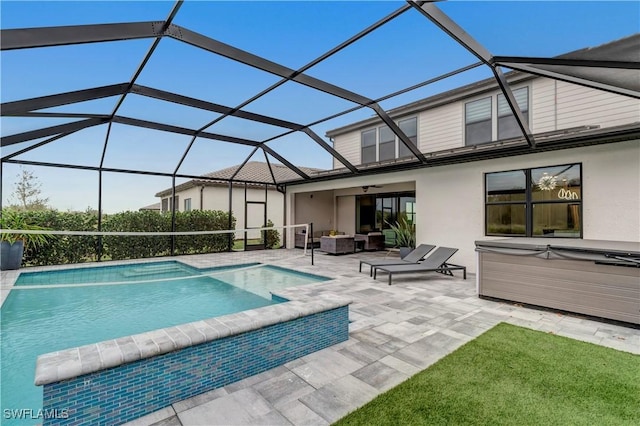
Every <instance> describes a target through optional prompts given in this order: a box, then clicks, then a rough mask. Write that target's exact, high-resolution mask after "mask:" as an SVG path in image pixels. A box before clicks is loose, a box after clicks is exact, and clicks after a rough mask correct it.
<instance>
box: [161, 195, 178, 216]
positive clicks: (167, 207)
mask: <svg viewBox="0 0 640 426" xmlns="http://www.w3.org/2000/svg"><path fill="white" fill-rule="evenodd" d="M179 199H180V197H179V196H178V195H176V196H175V200H176V206H178V205H179V202H178V200H179ZM172 208H173V204H172V203H171V197H169V198H163V199H162V212H163V213H164V212H170V211H171V209H172Z"/></svg>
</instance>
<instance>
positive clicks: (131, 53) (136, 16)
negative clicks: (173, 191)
mask: <svg viewBox="0 0 640 426" xmlns="http://www.w3.org/2000/svg"><path fill="white" fill-rule="evenodd" d="M403 4H404V2H400V1H391V2H387V1H354V2H346V1H329V2H326V1H325V2H303V1H276V2H274V1H259V2H249V1H235V2H220V1H186V2H185V4H184V5H183V6H182V7H181V9H180V11H179V12H178V14H177V16H176V18H175V19H174V24H176V25H179V26H182V27H185V28H188V29H190V30H192V31H195V32H197V33H200V34H203V35H205V36H207V37H210V38H213V39H215V40H218V41H221V42H223V43H227V44H231V45H233V46H235V47H237V48H240V49H243V50H246V51H248V52H251V53H253V54H256V55H259V56H261V57H263V58H265V59H268V60H271V61H274V62H277V63H280V64H282V65H284V66H287V67H289V68H293V69H297V68H300V67H302V66H304V65H306V64H307V63H309V62H311V61H312V60H314V59H315V58H317V57H318V56H320V55H322V54H323V53H325V52H326V51H328V50H330V49H331V48H333V47H335V46H337V45H338V44H340V43H341V42H343V41H345V40H347V39H349V38H350V37H352V36H353V35H354V34H357V33H358V32H359V31H361V30H362V29H364V28H366V27H368V26H369V25H371V24H372V23H374V22H376V21H378V20H379V19H381V18H383V17H384V16H386V15H388V14H389V13H391V12H392V11H394V10H396V9H398V8H399V7H401V6H402V5H403ZM172 6H173V2H169V1H142V2H129V1H111V2H96V1H76V2H64V1H48V2H35V1H18V2H12V1H5V0H2V1H1V2H0V24H1V27H2V29H13V28H29V27H42V26H59V25H81V24H102V23H116V22H137V21H162V20H164V19H165V18H166V17H167V16H168V14H169V11H170V10H171V8H172ZM438 7H439V8H440V9H441V10H442V11H444V12H445V13H446V14H447V15H449V16H450V17H451V18H452V19H453V20H454V21H456V22H457V23H458V24H459V25H460V26H461V27H462V28H463V29H464V30H465V31H467V32H468V33H469V34H470V35H471V36H472V37H474V38H475V39H476V40H477V41H478V42H480V43H481V44H482V45H484V46H485V48H487V49H488V50H489V51H490V52H491V53H492V54H494V55H513V56H542V57H551V56H555V55H559V54H562V53H566V52H569V51H572V50H577V49H581V48H585V47H590V46H597V45H599V44H603V43H606V42H609V41H612V40H616V39H619V38H621V37H625V36H629V35H632V34H634V33H637V32H638V31H639V30H640V3H638V2H637V1H620V2H616V1H587V2H582V1H561V2H552V1H535V2H526V1H493V2H489V1H447V2H440V3H438ZM151 44H152V40H150V39H142V40H126V41H117V42H106V43H96V44H83V45H72V46H59V47H50V48H38V49H25V50H14V51H3V52H2V53H1V56H0V97H1V100H2V102H3V103H5V102H10V101H15V100H20V99H26V98H31V97H37V96H45V95H51V94H55V93H61V92H67V91H73V90H81V89H88V88H93V87H97V86H103V85H109V84H116V83H124V82H128V81H129V80H130V79H131V78H132V76H133V74H134V71H135V70H136V68H137V67H138V65H139V64H140V63H141V61H142V59H143V58H144V56H145V54H146V52H147V51H148V50H149V48H150V46H151ZM476 61H477V60H476V58H475V57H473V56H472V55H471V54H470V53H469V52H467V51H466V50H464V49H463V48H462V47H460V46H459V45H458V44H456V43H455V42H454V41H452V40H451V39H450V38H449V37H448V36H447V35H446V34H444V33H443V32H442V31H441V30H439V29H438V28H436V27H435V26H434V25H433V24H432V23H431V22H430V21H429V20H427V19H426V18H425V17H424V16H422V15H421V14H420V13H418V12H417V11H415V10H409V11H408V12H406V13H404V14H402V15H401V16H400V17H398V18H396V19H395V20H393V21H392V22H390V23H389V24H387V25H385V26H383V27H382V28H380V29H378V30H376V31H374V32H373V33H371V34H369V35H367V36H366V37H364V38H363V39H361V40H359V41H358V42H356V43H354V44H353V45H351V46H349V47H347V48H346V49H344V50H342V51H340V52H339V53H337V54H335V55H333V56H331V57H330V58H329V59H327V60H326V61H323V62H321V63H320V64H318V65H315V66H314V67H312V68H310V69H309V70H308V71H307V72H306V73H307V74H309V75H311V76H313V77H316V78H318V79H321V80H324V81H327V82H329V83H332V84H335V85H338V86H341V87H344V88H345V89H348V90H351V91H353V92H356V93H359V94H361V95H364V96H367V97H370V98H373V99H376V98H379V97H382V96H384V95H387V94H389V93H392V92H395V91H397V90H400V89H403V88H405V87H409V86H411V85H413V84H416V83H419V82H421V81H424V80H427V79H429V78H432V77H436V76H439V75H441V74H444V73H446V72H449V71H452V70H455V69H457V68H460V67H463V66H465V65H469V64H472V63H474V62H476ZM489 76H490V72H489V70H488V69H487V68H485V67H481V68H476V69H474V70H472V71H469V72H466V73H463V74H461V75H459V76H456V77H454V78H451V79H447V80H445V81H443V82H439V83H437V84H434V85H429V86H427V87H426V88H422V89H419V90H416V91H414V92H411V93H409V94H405V95H402V96H398V97H396V98H393V99H390V100H387V101H384V102H381V106H382V107H383V108H384V109H390V108H394V107H397V106H399V105H402V104H405V103H408V102H411V101H415V100H418V99H421V98H424V97H427V96H430V95H433V94H437V93H440V92H442V91H446V90H450V89H452V88H455V87H459V86H461V85H463V84H467V83H471V82H474V81H478V80H481V79H483V78H487V77H489ZM279 80H280V79H279V78H278V77H276V76H274V75H271V74H268V73H265V72H263V71H260V70H256V69H253V68H250V67H248V66H246V65H243V64H240V63H238V62H234V61H231V60H229V59H226V58H222V57H219V56H216V55H213V54H211V53H208V52H205V51H203V50H200V49H198V48H196V47H193V46H190V45H187V44H185V43H182V42H179V41H177V40H174V39H169V38H167V37H165V38H163V39H162V41H161V42H160V44H159V46H158V48H157V49H156V51H155V52H154V54H153V56H152V58H151V60H150V61H149V62H148V63H147V64H146V66H145V68H144V70H143V71H142V73H141V74H140V76H139V77H138V79H137V81H136V83H137V84H140V85H144V86H148V87H153V88H157V89H162V90H166V91H170V92H173V93H178V94H181V95H184V96H189V97H193V98H198V99H202V100H206V101H209V102H214V103H218V104H221V105H225V106H229V107H236V106H238V105H239V104H241V103H243V102H244V101H246V100H247V99H249V98H251V97H252V96H253V95H255V94H256V93H258V92H260V91H262V90H263V89H265V88H267V87H269V86H270V85H272V84H273V83H275V82H277V81H279ZM116 102H117V98H116V97H111V98H105V99H101V100H94V101H89V102H84V103H82V104H75V105H66V106H62V107H57V108H52V109H50V110H48V111H53V112H89V113H101V114H110V113H111V112H112V110H113V108H114V106H115V105H116ZM353 106H355V105H354V104H353V103H351V102H349V101H346V100H343V99H339V98H335V97H333V96H330V95H328V94H325V93H322V92H318V91H316V90H314V89H311V88H308V87H306V86H302V85H299V84H297V83H294V82H287V83H285V84H284V85H282V86H280V87H279V88H277V89H276V90H274V91H272V92H270V93H268V94H267V95H265V96H263V97H261V98H260V99H258V100H256V101H254V102H252V103H250V104H249V105H247V106H246V107H244V108H243V109H245V110H247V111H251V112H255V113H260V114H263V115H268V116H272V117H276V118H280V119H284V120H288V121H292V122H296V123H300V124H304V125H308V124H310V123H313V122H315V121H317V120H320V119H322V118H324V117H326V116H329V115H332V114H335V113H339V112H342V111H344V110H347V109H349V108H351V107H353ZM372 114H373V112H372V111H371V110H370V109H366V108H365V109H360V110H358V111H356V112H353V113H350V114H347V115H344V116H341V117H339V118H336V119H333V120H330V121H328V122H325V123H321V124H317V125H314V126H312V127H311V128H312V130H314V131H315V132H316V133H317V134H318V135H320V136H321V137H323V138H324V136H325V133H326V131H327V130H330V129H334V128H337V127H341V126H344V125H346V124H350V123H353V122H356V121H359V120H362V119H365V118H368V117H370V116H372ZM118 115H121V116H126V117H133V118H138V119H144V120H150V121H157V122H163V123H168V124H172V125H176V126H181V127H186V128H191V129H198V128H201V127H203V126H204V125H206V124H208V123H210V122H212V121H213V120H214V119H216V118H218V115H217V114H215V113H212V112H203V111H200V110H197V109H193V108H189V107H185V106H180V105H173V104H170V103H166V102H162V101H158V100H153V99H150V98H146V97H142V96H138V95H131V94H130V95H127V97H126V98H125V101H124V103H123V104H122V106H121V107H120V109H119V110H118ZM70 121H74V120H73V119H54V118H19V117H3V118H2V120H1V121H0V125H1V133H2V136H3V137H4V136H7V135H12V134H16V133H22V132H25V131H28V130H33V129H37V128H40V127H48V126H53V125H57V124H62V123H67V122H70ZM207 131H208V132H213V133H220V134H225V135H231V136H237V137H241V138H245V139H251V140H255V141H264V140H267V139H270V138H273V137H275V136H279V135H282V134H283V133H285V132H286V129H282V128H279V127H275V126H269V125H265V124H258V123H251V122H247V121H246V120H241V119H237V118H233V117H227V118H224V119H223V120H221V121H219V122H218V123H216V124H215V125H213V126H211V127H209V128H207ZM106 133H107V126H106V125H105V126H97V127H93V128H89V129H85V130H82V131H79V132H77V133H76V134H74V135H71V136H69V137H66V138H63V139H60V140H58V141H55V142H52V143H50V144H48V145H45V146H44V147H41V148H39V149H36V150H33V151H30V152H28V153H25V154H22V155H20V156H18V157H16V159H18V158H19V159H23V160H29V161H40V162H51V163H64V164H72V165H91V166H98V165H99V164H100V158H101V155H102V150H103V146H104V142H105V138H106ZM190 140H191V138H190V137H189V136H183V135H176V134H171V133H167V132H160V131H154V130H148V129H142V128H137V127H132V126H126V125H121V124H115V125H113V126H112V129H111V133H110V135H109V142H108V144H107V150H106V154H105V158H104V166H105V167H110V168H121V169H136V170H144V171H151V172H162V173H173V172H174V171H176V168H177V166H178V162H179V159H180V158H181V157H182V156H183V154H184V153H185V151H186V149H187V147H188V144H189V142H190ZM325 140H327V141H328V139H326V138H325ZM37 142H39V140H35V141H31V142H25V143H21V144H16V145H13V146H9V147H6V148H3V149H2V154H1V155H3V156H4V155H8V154H10V153H13V152H16V151H17V150H19V149H23V148H25V147H27V146H29V145H32V144H34V143H37ZM328 142H329V141H328ZM267 145H268V146H269V147H271V148H272V149H274V150H275V151H277V152H278V153H280V154H281V155H282V156H283V157H284V158H286V159H287V160H288V161H290V162H292V163H293V164H296V165H299V166H307V167H317V168H331V166H332V161H331V156H330V155H329V154H328V153H327V152H326V151H324V150H323V149H321V148H320V147H319V146H318V145H317V144H316V143H315V142H313V141H311V140H310V139H309V138H308V137H307V136H305V135H303V134H301V133H294V134H291V135H287V136H284V137H280V138H278V139H275V140H273V141H271V142H268V144H267ZM250 153H251V148H250V147H247V146H236V145H234V144H229V143H224V142H217V141H211V140H203V139H200V138H198V139H196V142H195V143H194V144H193V146H192V148H191V149H190V150H189V152H188V155H187V156H186V157H185V160H184V161H183V163H182V165H181V166H180V168H179V169H178V170H177V171H178V173H184V174H189V175H200V174H203V173H207V172H211V171H214V170H219V169H221V168H225V167H229V166H233V165H236V164H240V163H242V162H243V161H244V160H245V158H246V157H247V156H248V155H249V154H250ZM252 159H253V160H256V161H264V160H265V158H264V155H263V154H262V153H261V152H259V153H258V154H256V156H255V157H253V158H252ZM270 160H273V159H272V158H270ZM276 162H277V161H276ZM27 168H28V169H29V170H31V171H33V173H34V174H35V175H36V176H37V178H38V180H39V182H40V183H41V184H42V196H44V197H48V198H49V202H50V204H51V205H52V206H53V207H54V208H57V209H59V210H85V209H87V208H88V207H91V208H97V206H98V201H97V200H98V195H97V194H98V173H97V172H94V171H84V170H73V169H60V168H51V167H35V166H28V167H27ZM19 172H20V170H19V166H17V165H14V164H5V165H4V166H3V173H2V177H3V181H2V199H3V205H7V204H8V203H11V202H12V201H14V200H13V199H12V198H11V196H12V194H13V192H14V185H15V177H16V175H18V174H19ZM182 181H184V180H180V179H178V180H177V183H180V182H182ZM170 186H171V178H170V177H157V176H145V175H128V174H121V173H104V174H103V210H104V211H105V212H106V213H114V212H118V211H123V210H137V209H138V208H140V207H142V206H145V205H148V204H152V203H154V202H157V201H159V199H157V198H155V193H157V192H159V191H161V190H163V189H165V188H168V187H170Z"/></svg>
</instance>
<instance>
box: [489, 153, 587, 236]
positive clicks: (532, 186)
mask: <svg viewBox="0 0 640 426" xmlns="http://www.w3.org/2000/svg"><path fill="white" fill-rule="evenodd" d="M485 220H486V235H505V236H506V235H510V236H523V237H524V236H527V237H570V238H571V237H573V238H580V237H581V236H582V166H581V165H580V164H565V165H561V166H551V167H539V168H534V169H522V170H510V171H506V172H497V173H487V174H486V175H485Z"/></svg>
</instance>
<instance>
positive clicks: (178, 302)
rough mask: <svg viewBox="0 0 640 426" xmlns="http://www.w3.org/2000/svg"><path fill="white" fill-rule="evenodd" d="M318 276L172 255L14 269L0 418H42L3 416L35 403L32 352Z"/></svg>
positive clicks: (193, 314)
mask: <svg viewBox="0 0 640 426" xmlns="http://www.w3.org/2000/svg"><path fill="white" fill-rule="evenodd" d="M198 274H206V276H198ZM180 277H190V278H189V279H186V280H185V279H178V278H180ZM88 280H91V281H88ZM322 280H326V278H323V277H318V276H314V275H308V274H300V273H296V272H294V271H290V270H286V269H282V268H277V267H272V266H266V265H259V264H248V265H239V266H238V267H226V268H208V269H197V268H193V267H190V266H188V265H185V264H182V263H180V262H155V263H146V264H143V263H140V264H131V265H119V266H106V267H104V266H103V267H97V268H77V269H72V270H59V271H51V272H32V273H22V274H21V275H20V277H19V279H18V281H17V282H16V284H15V285H14V288H13V290H12V291H11V292H10V294H9V296H8V297H7V299H6V300H5V302H4V304H3V306H2V309H0V318H1V323H0V342H1V345H2V350H1V355H2V358H1V364H2V366H1V369H2V371H1V373H2V376H1V377H2V386H1V391H0V393H1V395H0V396H1V404H2V413H3V419H2V424H5V422H7V423H6V424H37V423H41V422H42V420H41V419H33V420H27V421H16V420H15V419H13V420H12V419H7V418H6V416H5V413H7V411H6V410H11V409H13V410H16V409H18V410H19V409H33V410H34V413H36V412H37V410H38V409H40V408H41V407H42V388H41V387H38V386H35V385H34V384H33V383H34V378H35V363H36V359H37V357H38V355H41V354H44V353H48V352H53V351H57V350H61V349H67V348H71V347H76V346H81V345H86V344H90V343H96V342H99V341H102V340H108V339H114V338H118V337H123V336H128V335H131V334H137V333H143V332H145V331H151V330H155V329H159V328H165V327H171V326H175V325H179V324H184V323H187V322H192V321H197V320H201V319H205V318H211V317H216V316H221V315H226V314H230V313H234V312H240V311H244V310H248V309H255V308H259V307H262V306H267V305H271V304H275V303H278V302H275V301H272V300H271V298H270V294H269V291H274V290H277V289H279V288H284V287H291V286H295V285H303V284H309V283H312V282H318V281H322ZM127 281H129V282H130V283H126V282H127ZM131 281H134V282H131ZM96 283H98V284H99V285H96Z"/></svg>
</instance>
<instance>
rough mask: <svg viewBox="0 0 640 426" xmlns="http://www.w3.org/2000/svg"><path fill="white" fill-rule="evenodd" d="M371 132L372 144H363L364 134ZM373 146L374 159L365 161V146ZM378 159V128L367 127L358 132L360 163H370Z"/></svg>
mask: <svg viewBox="0 0 640 426" xmlns="http://www.w3.org/2000/svg"><path fill="white" fill-rule="evenodd" d="M370 133H373V137H374V144H373V145H366V146H365V145H364V138H365V134H370ZM372 147H373V151H374V155H373V157H374V159H373V160H372V161H365V156H364V151H365V148H369V149H371V148H372ZM377 161H378V129H377V128H374V129H368V130H363V131H361V132H360V164H371V163H376V162H377Z"/></svg>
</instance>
